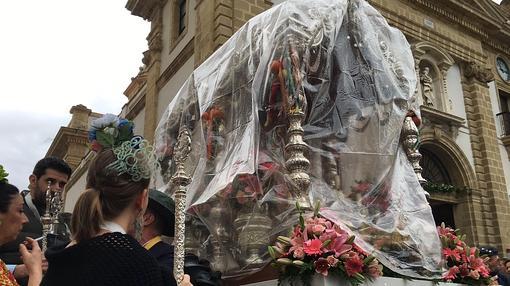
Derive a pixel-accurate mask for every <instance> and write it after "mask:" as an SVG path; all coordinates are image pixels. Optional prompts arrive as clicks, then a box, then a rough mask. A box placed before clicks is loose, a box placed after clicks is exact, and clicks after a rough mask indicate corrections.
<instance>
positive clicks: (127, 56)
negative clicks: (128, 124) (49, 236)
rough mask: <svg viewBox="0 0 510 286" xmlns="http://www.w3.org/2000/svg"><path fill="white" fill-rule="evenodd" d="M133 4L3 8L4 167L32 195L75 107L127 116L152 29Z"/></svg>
mask: <svg viewBox="0 0 510 286" xmlns="http://www.w3.org/2000/svg"><path fill="white" fill-rule="evenodd" d="M126 2H127V0H87V1H76V0H50V1H40V0H22V1H18V0H16V1H3V3H2V8H1V9H0V39H1V40H0V42H1V45H0V63H1V64H2V68H1V69H0V138H1V139H0V164H2V165H4V167H5V169H6V170H7V172H8V173H10V175H9V181H10V182H11V183H12V184H14V185H16V186H18V188H20V189H26V187H27V185H28V176H29V175H30V174H31V172H32V169H33V167H34V164H35V163H36V162H37V160H39V159H40V158H42V157H43V156H44V155H45V154H46V151H47V150H48V147H49V145H50V143H51V142H52V140H53V138H54V137H55V135H56V133H57V132H58V129H59V127H60V126H65V125H67V124H68V122H69V120H70V119H71V115H70V114H69V110H70V109H71V107H72V106H73V105H77V104H83V105H85V106H87V107H88V108H90V109H92V110H93V111H96V112H100V113H106V112H109V113H114V114H117V113H119V112H120V110H121V107H122V106H123V105H124V104H125V103H126V102H127V98H126V97H125V96H124V95H123V94H122V92H123V91H124V90H125V88H126V87H127V86H128V84H129V83H130V82H131V77H133V76H135V75H136V74H137V73H138V68H139V67H140V66H141V65H142V62H141V59H142V52H143V51H145V50H146V49H147V42H146V40H145V38H146V36H147V34H148V32H149V30H150V23H149V22H147V21H144V20H143V19H142V18H140V17H136V16H132V15H131V14H130V12H129V11H128V10H127V9H125V8H124V6H125V4H126Z"/></svg>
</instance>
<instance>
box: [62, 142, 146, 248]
mask: <svg viewBox="0 0 510 286" xmlns="http://www.w3.org/2000/svg"><path fill="white" fill-rule="evenodd" d="M116 160H117V157H116V156H115V154H114V153H113V151H112V150H111V149H106V150H103V151H101V152H100V153H99V154H97V156H96V158H95V159H94V160H93V161H92V163H91V164H90V167H89V170H88V175H87V190H86V191H85V192H84V193H83V194H81V196H80V197H79V198H78V201H77V202H76V205H75V207H74V211H73V216H72V218H71V230H72V233H73V234H74V239H75V240H76V241H78V242H79V241H82V240H86V239H90V238H92V237H94V235H95V234H97V233H98V232H99V230H100V227H101V224H102V223H103V222H104V221H105V220H109V219H112V218H115V217H116V216H118V215H119V214H120V213H121V212H122V211H124V209H126V207H128V206H129V205H130V204H131V203H132V202H133V200H134V199H135V198H136V196H138V195H139V194H141V193H142V192H143V190H145V189H147V188H148V187H149V179H141V180H140V181H136V182H135V181H133V180H132V178H131V176H130V175H128V174H122V175H119V174H118V172H116V171H114V170H112V169H111V168H108V166H109V165H110V164H111V163H113V162H115V161H116Z"/></svg>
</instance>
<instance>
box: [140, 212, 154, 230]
mask: <svg viewBox="0 0 510 286" xmlns="http://www.w3.org/2000/svg"><path fill="white" fill-rule="evenodd" d="M155 220H156V217H154V214H153V213H152V212H150V211H146V212H145V214H144V215H143V226H144V227H147V226H149V225H151V224H153V223H154V221H155Z"/></svg>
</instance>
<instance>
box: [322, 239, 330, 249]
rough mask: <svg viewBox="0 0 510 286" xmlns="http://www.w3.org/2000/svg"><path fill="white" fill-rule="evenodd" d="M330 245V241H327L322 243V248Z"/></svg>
mask: <svg viewBox="0 0 510 286" xmlns="http://www.w3.org/2000/svg"><path fill="white" fill-rule="evenodd" d="M330 243H331V239H328V240H326V241H324V242H323V243H322V247H327V246H328V245H329V244H330Z"/></svg>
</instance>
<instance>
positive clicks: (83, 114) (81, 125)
mask: <svg viewBox="0 0 510 286" xmlns="http://www.w3.org/2000/svg"><path fill="white" fill-rule="evenodd" d="M91 112H92V110H90V109H88V108H87V107H86V106H85V105H82V104H79V105H75V106H73V107H71V110H70V111H69V113H71V114H72V117H71V122H69V126H68V127H69V128H75V129H82V130H88V129H89V116H90V113H91Z"/></svg>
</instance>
